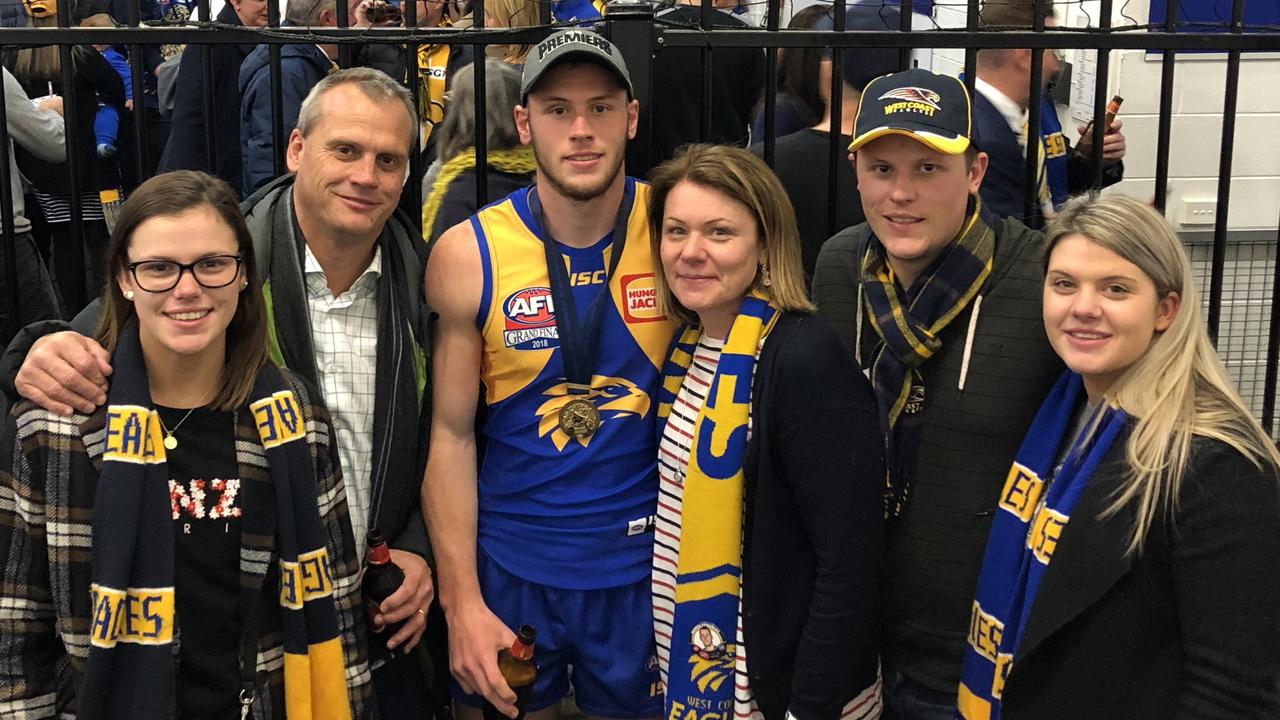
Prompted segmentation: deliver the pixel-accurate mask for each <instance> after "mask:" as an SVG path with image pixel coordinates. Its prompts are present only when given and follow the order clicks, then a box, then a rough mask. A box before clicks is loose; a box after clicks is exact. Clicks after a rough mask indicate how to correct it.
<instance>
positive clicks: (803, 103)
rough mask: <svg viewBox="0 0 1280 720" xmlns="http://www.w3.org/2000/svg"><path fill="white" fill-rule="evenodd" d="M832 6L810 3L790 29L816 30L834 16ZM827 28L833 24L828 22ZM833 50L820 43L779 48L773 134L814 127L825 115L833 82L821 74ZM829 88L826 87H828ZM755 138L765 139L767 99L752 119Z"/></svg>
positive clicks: (789, 24) (793, 18) (786, 133)
mask: <svg viewBox="0 0 1280 720" xmlns="http://www.w3.org/2000/svg"><path fill="white" fill-rule="evenodd" d="M830 13H831V8H830V7H827V6H826V5H810V6H809V7H807V8H805V9H803V10H801V11H800V12H798V13H796V14H795V15H794V16H793V17H792V18H791V22H790V23H788V24H787V29H788V30H813V29H815V28H816V27H817V26H818V25H819V23H821V22H822V19H823V18H828V19H830ZM827 29H828V30H830V29H831V25H830V23H829V22H828V23H827ZM830 58H831V55H830V51H829V50H826V49H824V48H820V47H811V48H810V47H804V48H781V49H779V50H778V94H777V102H776V104H775V105H774V126H773V136H774V137H775V138H778V137H782V136H783V135H790V134H791V133H793V132H795V131H797V130H802V129H804V128H807V127H811V126H813V125H814V124H816V123H817V122H818V121H820V120H821V119H822V113H823V111H824V109H825V104H826V101H827V95H828V94H829V93H830V91H831V83H830V82H829V81H828V82H827V83H826V84H825V85H824V84H823V82H822V79H821V77H820V75H819V67H820V66H821V63H822V61H823V60H824V59H827V60H828V61H829V60H830ZM824 88H825V89H824ZM751 142H752V143H753V144H758V143H762V142H764V99H763V98H761V100H760V102H759V103H758V104H757V106H756V112H755V117H754V118H752V120H751Z"/></svg>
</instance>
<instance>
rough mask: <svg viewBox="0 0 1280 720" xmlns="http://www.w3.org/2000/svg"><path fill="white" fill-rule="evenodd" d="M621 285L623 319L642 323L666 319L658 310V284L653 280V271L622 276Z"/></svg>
mask: <svg viewBox="0 0 1280 720" xmlns="http://www.w3.org/2000/svg"><path fill="white" fill-rule="evenodd" d="M621 285H622V301H623V304H622V319H623V320H626V321H627V322H628V323H642V322H660V321H662V320H665V319H667V318H666V316H665V315H663V314H662V313H661V312H658V286H657V284H656V283H655V282H654V279H653V273H643V274H641V275H626V276H623V278H622V282H621Z"/></svg>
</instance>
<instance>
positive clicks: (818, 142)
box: [751, 128, 866, 277]
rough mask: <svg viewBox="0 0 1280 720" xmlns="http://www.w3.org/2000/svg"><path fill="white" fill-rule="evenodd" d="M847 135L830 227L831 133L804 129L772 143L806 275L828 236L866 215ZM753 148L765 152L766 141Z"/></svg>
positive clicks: (842, 141)
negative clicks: (791, 208) (831, 227)
mask: <svg viewBox="0 0 1280 720" xmlns="http://www.w3.org/2000/svg"><path fill="white" fill-rule="evenodd" d="M849 141H850V140H849V136H848V135H841V136H840V147H841V150H839V151H838V156H837V158H836V194H835V198H834V200H835V203H836V227H835V229H834V230H832V231H830V232H828V228H827V207H828V203H827V191H828V189H829V188H828V182H827V178H828V177H830V175H829V174H828V172H827V168H828V162H829V160H828V159H829V158H830V157H831V133H828V132H823V131H821V130H814V129H812V128H806V129H804V130H800V131H799V132H794V133H791V134H790V135H787V136H786V137H781V138H778V142H777V144H776V145H775V146H774V154H773V158H774V161H773V164H774V167H773V171H774V173H775V174H776V175H777V176H778V179H779V180H781V181H782V187H784V188H786V190H787V197H789V198H791V204H792V205H794V206H795V209H796V226H797V227H798V228H799V230H800V255H801V260H802V261H803V264H804V274H805V277H812V276H813V268H814V265H816V264H817V262H818V251H819V250H821V249H822V244H823V243H825V242H826V241H827V238H829V237H831V236H832V235H835V234H836V233H837V232H839V231H841V230H843V229H845V228H847V227H852V226H854V225H857V224H859V223H861V222H863V221H864V220H866V216H865V215H863V212H862V196H861V195H859V194H858V177H857V175H856V174H855V173H854V172H853V166H852V165H850V164H849V157H848V156H849V153H848V151H847V150H844V149H843V148H847V147H849ZM751 152H753V153H755V154H756V155H758V156H763V155H764V145H762V144H761V145H752V146H751Z"/></svg>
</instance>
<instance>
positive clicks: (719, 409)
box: [658, 294, 781, 717]
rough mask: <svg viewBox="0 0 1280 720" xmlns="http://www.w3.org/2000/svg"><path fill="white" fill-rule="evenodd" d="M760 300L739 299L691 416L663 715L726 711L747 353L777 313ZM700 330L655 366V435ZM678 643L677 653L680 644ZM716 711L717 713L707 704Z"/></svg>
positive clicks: (738, 574) (738, 553)
mask: <svg viewBox="0 0 1280 720" xmlns="http://www.w3.org/2000/svg"><path fill="white" fill-rule="evenodd" d="M780 314H781V313H779V312H778V310H777V308H775V307H773V306H772V305H770V304H769V303H768V301H766V300H765V299H763V298H762V297H760V296H758V295H755V294H752V295H749V296H747V297H745V298H743V300H742V306H741V307H740V308H739V310H738V316H737V318H736V319H735V320H734V321H733V326H732V327H731V328H730V329H729V337H728V338H727V339H726V340H725V343H724V349H723V350H722V351H721V353H720V363H719V364H718V365H717V366H716V374H715V377H714V378H712V380H711V386H710V387H709V388H708V390H707V399H706V402H705V403H703V406H702V409H701V410H699V411H698V417H697V419H696V420H695V421H694V428H695V429H694V434H693V441H692V443H691V446H690V447H691V450H690V453H689V466H688V468H687V469H686V470H685V476H684V498H683V505H682V510H681V523H680V527H681V530H680V541H679V548H678V549H677V556H676V557H677V560H676V588H675V600H676V606H675V617H674V618H673V620H672V624H671V660H670V665H669V670H668V673H667V693H666V707H665V710H664V712H663V717H671V716H673V714H675V715H678V714H679V711H678V709H677V708H674V707H673V704H675V705H682V706H684V707H700V708H720V709H723V708H732V707H733V689H734V683H733V663H734V658H735V657H736V648H735V639H736V636H737V628H738V624H737V617H738V616H737V613H738V597H739V595H740V593H741V587H742V502H743V473H742V456H743V452H744V451H745V448H746V444H747V427H748V426H747V421H748V419H749V417H750V413H751V382H752V378H753V375H754V374H755V367H756V351H757V349H758V348H759V347H760V340H761V338H763V337H765V336H766V335H768V334H769V331H770V330H771V329H773V325H774V323H775V322H776V321H777V319H778V317H779V315H780ZM700 334H701V330H700V329H699V328H696V327H686V328H685V329H684V331H683V332H682V333H681V334H680V336H679V338H678V339H677V341H676V343H675V345H674V346H673V347H672V350H671V353H670V355H669V356H668V358H667V362H666V364H665V365H664V366H663V370H662V375H663V378H662V388H661V389H660V390H659V404H658V417H659V418H660V420H659V428H658V432H659V436H661V432H662V430H663V426H665V424H666V423H665V420H666V418H667V417H669V416H670V414H671V404H672V403H673V402H675V398H676V394H677V393H678V392H679V391H680V386H681V385H682V384H683V383H684V378H685V375H686V374H687V373H688V371H689V363H690V362H692V360H693V349H694V347H695V346H696V344H697V342H698V336H699V335H700ZM684 642H687V643H688V645H687V646H684V647H687V648H688V650H687V652H683V651H681V650H680V648H681V647H682V646H681V643H684ZM716 712H721V713H722V714H723V712H724V711H723V710H717V711H716Z"/></svg>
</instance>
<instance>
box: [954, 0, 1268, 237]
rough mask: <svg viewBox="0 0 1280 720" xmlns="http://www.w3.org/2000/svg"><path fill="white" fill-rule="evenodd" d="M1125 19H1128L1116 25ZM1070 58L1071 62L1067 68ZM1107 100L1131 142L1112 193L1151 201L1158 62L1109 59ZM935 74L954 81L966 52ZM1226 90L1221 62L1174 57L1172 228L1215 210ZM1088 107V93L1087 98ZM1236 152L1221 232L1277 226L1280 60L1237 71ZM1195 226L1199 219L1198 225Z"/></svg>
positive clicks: (1089, 11) (1069, 15)
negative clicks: (1114, 98) (1196, 210)
mask: <svg viewBox="0 0 1280 720" xmlns="http://www.w3.org/2000/svg"><path fill="white" fill-rule="evenodd" d="M1118 5H1121V6H1122V7H1118V8H1117V10H1116V14H1115V17H1114V18H1113V20H1112V23H1113V25H1115V26H1121V25H1126V24H1131V22H1132V20H1135V19H1136V20H1137V21H1138V22H1140V23H1145V22H1146V18H1147V12H1148V7H1149V6H1148V0H1129V2H1127V3H1118ZM1121 9H1123V10H1124V13H1125V15H1127V16H1128V18H1125V17H1123V16H1121V15H1120V10H1121ZM1098 14H1099V3H1098V2H1096V0H1089V1H1086V2H1083V3H1079V4H1075V5H1066V6H1065V7H1064V6H1063V5H1062V4H1060V5H1059V10H1058V20H1059V22H1060V23H1061V24H1063V25H1065V26H1082V25H1083V24H1085V22H1087V20H1086V18H1087V17H1092V18H1097V17H1098ZM934 19H935V21H936V22H937V23H938V25H940V26H943V27H963V26H964V24H965V15H964V8H963V7H951V6H945V7H938V8H936V12H935V17H934ZM1072 54H1073V53H1068V59H1074V58H1072V57H1071V55H1072ZM1110 61H1111V66H1110V71H1109V73H1108V78H1107V95H1108V96H1110V95H1113V94H1116V93H1119V94H1120V95H1122V96H1124V99H1125V101H1124V107H1123V109H1122V110H1121V118H1122V119H1123V120H1124V133H1125V136H1126V138H1127V140H1128V154H1127V156H1126V158H1125V178H1126V179H1125V181H1124V182H1123V183H1121V184H1119V185H1117V186H1116V187H1115V188H1114V189H1113V191H1115V192H1124V193H1128V194H1132V195H1135V196H1137V197H1141V198H1143V199H1146V200H1150V199H1152V197H1153V193H1154V188H1155V167H1156V143H1157V139H1158V137H1157V129H1158V122H1159V117H1158V114H1157V112H1158V109H1159V103H1160V73H1161V62H1160V61H1161V56H1160V55H1159V54H1158V53H1152V54H1150V55H1148V54H1147V53H1145V52H1144V51H1141V50H1120V51H1115V52H1112V53H1111V57H1110ZM934 62H935V70H937V71H939V72H952V73H958V72H960V70H962V69H963V67H964V52H963V51H960V50H937V51H935V52H934ZM1225 86H1226V55H1225V54H1207V53H1194V54H1192V53H1181V54H1179V56H1178V60H1177V62H1176V70H1175V72H1174V89H1173V121H1172V138H1171V142H1170V148H1171V150H1170V153H1169V163H1170V165H1169V197H1168V208H1169V218H1170V219H1171V220H1174V221H1178V222H1180V221H1181V220H1183V219H1184V218H1185V215H1186V213H1185V212H1184V206H1185V204H1186V202H1187V201H1188V200H1190V201H1192V202H1197V201H1208V202H1210V203H1214V202H1216V199H1217V195H1218V184H1217V181H1218V163H1219V157H1220V155H1221V152H1220V148H1221V142H1222V109H1223V98H1224V94H1225V89H1224V88H1225ZM1089 95H1090V97H1092V90H1090V91H1089ZM1236 113H1237V114H1236V128H1235V152H1234V153H1233V157H1232V167H1231V177H1232V180H1231V198H1230V206H1229V214H1228V217H1227V220H1228V227H1229V228H1230V229H1231V230H1265V229H1273V228H1275V227H1276V225H1277V222H1280V142H1277V141H1276V139H1275V136H1274V133H1275V132H1276V130H1277V129H1280V55H1277V54H1270V53H1268V54H1250V53H1246V54H1245V55H1244V58H1243V60H1242V62H1241V64H1240V85H1239V94H1238V95H1237V110H1236ZM1059 117H1061V119H1062V121H1063V126H1064V127H1065V128H1067V129H1068V130H1069V131H1070V132H1074V131H1075V126H1076V125H1077V123H1076V121H1074V120H1072V118H1071V117H1070V113H1069V112H1068V109H1067V108H1065V107H1064V108H1060V109H1059ZM1202 219H1206V218H1204V216H1202ZM1207 220H1208V224H1207V225H1206V224H1185V225H1181V227H1182V229H1184V230H1201V229H1211V228H1212V222H1213V220H1212V217H1211V216H1210V217H1208V218H1207Z"/></svg>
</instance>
